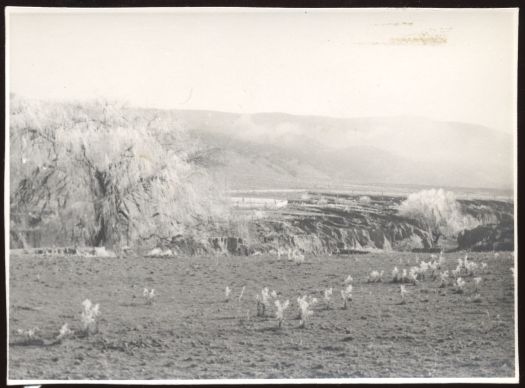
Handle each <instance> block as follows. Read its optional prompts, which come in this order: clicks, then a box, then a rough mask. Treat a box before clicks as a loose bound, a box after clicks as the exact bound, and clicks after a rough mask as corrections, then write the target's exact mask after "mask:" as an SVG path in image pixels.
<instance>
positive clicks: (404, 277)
mask: <svg viewBox="0 0 525 388" xmlns="http://www.w3.org/2000/svg"><path fill="white" fill-rule="evenodd" d="M409 281H410V279H409V277H408V271H407V269H406V268H403V272H402V273H401V282H402V283H408V282H409Z"/></svg>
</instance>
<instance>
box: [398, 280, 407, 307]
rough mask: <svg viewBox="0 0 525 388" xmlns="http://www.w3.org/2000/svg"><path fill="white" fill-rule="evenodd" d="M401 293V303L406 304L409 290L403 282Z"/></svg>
mask: <svg viewBox="0 0 525 388" xmlns="http://www.w3.org/2000/svg"><path fill="white" fill-rule="evenodd" d="M399 292H400V294H401V303H400V304H405V303H406V298H405V297H406V294H407V293H408V291H407V290H406V288H405V286H404V285H402V284H401V286H400V290H399Z"/></svg>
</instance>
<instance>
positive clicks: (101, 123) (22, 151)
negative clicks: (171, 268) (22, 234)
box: [10, 98, 226, 246]
mask: <svg viewBox="0 0 525 388" xmlns="http://www.w3.org/2000/svg"><path fill="white" fill-rule="evenodd" d="M210 158H211V156H210V154H209V150H206V149H203V148H201V147H200V146H199V144H198V143H196V142H194V141H192V140H191V138H190V137H189V136H188V135H187V133H186V132H185V131H184V130H183V128H180V126H178V125H177V122H176V120H175V119H174V118H173V117H172V116H171V114H170V113H169V112H158V111H145V110H136V109H130V108H126V107H123V106H120V105H118V104H113V103H111V104H110V103H107V102H91V103H87V104H63V103H60V104H59V103H43V102H35V101H28V100H23V99H19V98H12V101H11V112H10V166H11V169H10V174H11V175H10V185H11V192H10V195H11V198H10V199H11V210H12V212H13V214H22V215H33V217H36V218H37V219H40V220H42V219H46V220H51V221H49V222H50V223H51V224H53V225H55V226H56V225H58V229H57V233H63V234H64V235H69V234H70V233H72V231H73V230H76V231H78V230H80V231H81V233H80V237H79V236H78V233H77V234H76V237H74V236H72V237H71V239H72V240H75V239H78V240H81V242H83V243H85V244H88V245H92V246H113V245H115V244H117V243H119V244H121V243H122V241H123V240H126V243H128V242H139V243H141V242H146V241H156V242H159V241H160V242H162V241H168V240H169V239H171V237H173V236H175V235H178V234H184V233H185V232H186V231H188V230H198V228H199V226H201V227H203V228H206V227H208V226H210V225H214V224H215V222H216V221H217V220H218V219H221V218H222V217H224V216H225V215H226V213H225V211H226V210H225V207H224V206H223V201H221V196H220V195H218V194H219V193H217V192H216V190H215V186H214V185H213V182H212V180H211V179H210V177H209V176H208V174H207V172H206V169H205V165H206V163H208V162H210V160H211V159H210ZM23 218H24V217H20V218H16V217H15V220H18V222H21V220H22V219H23ZM26 218H27V217H26ZM49 222H48V223H49ZM77 242H78V241H77Z"/></svg>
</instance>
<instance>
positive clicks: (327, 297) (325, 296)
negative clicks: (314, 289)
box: [323, 287, 333, 308]
mask: <svg viewBox="0 0 525 388" xmlns="http://www.w3.org/2000/svg"><path fill="white" fill-rule="evenodd" d="M332 293H333V289H332V287H330V288H327V289H326V290H324V291H323V299H324V302H325V303H326V307H327V308H330V299H331V298H332Z"/></svg>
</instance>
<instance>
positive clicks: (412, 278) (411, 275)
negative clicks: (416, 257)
mask: <svg viewBox="0 0 525 388" xmlns="http://www.w3.org/2000/svg"><path fill="white" fill-rule="evenodd" d="M419 277H420V268H419V267H410V271H409V272H408V281H409V282H410V283H412V284H413V285H416V284H417V283H418V280H419Z"/></svg>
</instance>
